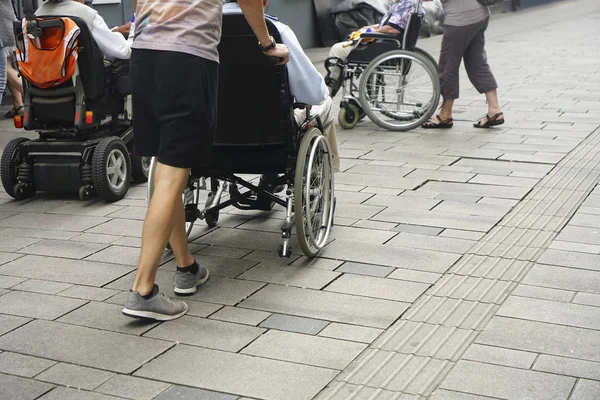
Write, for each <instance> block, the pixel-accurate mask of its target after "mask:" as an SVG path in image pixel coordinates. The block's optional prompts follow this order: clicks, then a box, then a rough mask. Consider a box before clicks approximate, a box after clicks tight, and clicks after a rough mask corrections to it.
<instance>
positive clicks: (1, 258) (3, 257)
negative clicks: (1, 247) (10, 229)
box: [0, 231, 22, 265]
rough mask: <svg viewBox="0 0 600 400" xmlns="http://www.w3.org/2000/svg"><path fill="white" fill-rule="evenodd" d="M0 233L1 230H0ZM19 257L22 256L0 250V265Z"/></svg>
mask: <svg viewBox="0 0 600 400" xmlns="http://www.w3.org/2000/svg"><path fill="white" fill-rule="evenodd" d="M0 233H2V231H0ZM19 257H22V255H21V254H13V253H4V252H1V251H0V265H2V264H6V263H7V262H10V261H13V260H15V259H17V258H19Z"/></svg>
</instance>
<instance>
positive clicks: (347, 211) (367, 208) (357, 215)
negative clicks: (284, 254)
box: [279, 203, 384, 236]
mask: <svg viewBox="0 0 600 400" xmlns="http://www.w3.org/2000/svg"><path fill="white" fill-rule="evenodd" d="M383 209H384V207H379V206H372V205H366V204H348V203H339V204H337V205H336V207H335V224H336V225H338V224H340V219H344V218H348V219H352V220H353V221H352V223H354V222H356V221H357V220H359V219H369V218H372V217H374V216H375V215H377V213H379V212H380V211H381V210H383ZM279 236H281V234H279Z"/></svg>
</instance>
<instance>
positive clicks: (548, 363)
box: [532, 354, 600, 393]
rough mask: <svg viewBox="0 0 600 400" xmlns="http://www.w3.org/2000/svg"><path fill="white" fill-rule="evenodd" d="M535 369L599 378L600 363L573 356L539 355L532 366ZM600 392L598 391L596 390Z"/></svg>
mask: <svg viewBox="0 0 600 400" xmlns="http://www.w3.org/2000/svg"><path fill="white" fill-rule="evenodd" d="M532 369H534V370H536V371H543V372H550V373H553V374H558V375H567V376H573V377H580V378H588V379H595V380H600V363H597V362H591V361H584V360H577V359H574V358H565V357H555V356H549V355H546V354H542V355H540V357H539V358H538V359H537V361H536V362H535V365H534V366H533V368H532ZM598 393H600V392H598Z"/></svg>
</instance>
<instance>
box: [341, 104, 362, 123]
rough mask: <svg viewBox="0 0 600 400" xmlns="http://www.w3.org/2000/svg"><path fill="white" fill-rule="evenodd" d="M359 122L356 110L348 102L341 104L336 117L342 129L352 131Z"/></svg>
mask: <svg viewBox="0 0 600 400" xmlns="http://www.w3.org/2000/svg"><path fill="white" fill-rule="evenodd" d="M359 121H360V113H359V111H358V108H357V107H356V106H355V105H353V104H351V103H349V102H344V103H342V106H341V107H340V113H339V115H338V122H339V124H340V126H341V127H342V129H353V128H354V127H355V126H356V124H358V123H359Z"/></svg>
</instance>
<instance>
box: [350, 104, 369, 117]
mask: <svg viewBox="0 0 600 400" xmlns="http://www.w3.org/2000/svg"><path fill="white" fill-rule="evenodd" d="M348 104H350V105H353V106H354V107H356V109H357V110H358V120H359V121H362V120H363V119H365V118H366V117H367V113H365V110H363V109H362V107H361V106H360V104H358V102H357V101H356V100H348Z"/></svg>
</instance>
